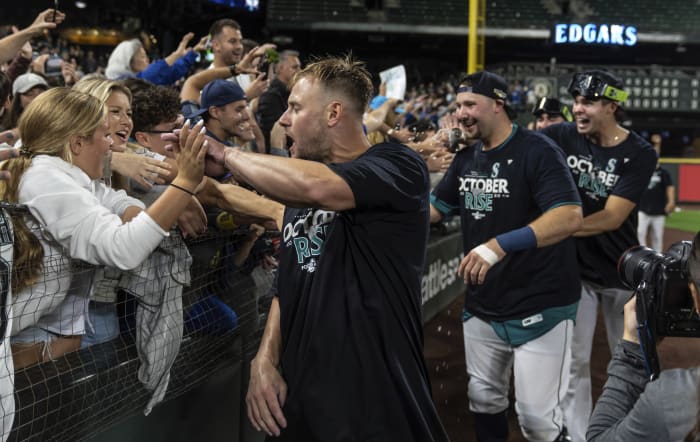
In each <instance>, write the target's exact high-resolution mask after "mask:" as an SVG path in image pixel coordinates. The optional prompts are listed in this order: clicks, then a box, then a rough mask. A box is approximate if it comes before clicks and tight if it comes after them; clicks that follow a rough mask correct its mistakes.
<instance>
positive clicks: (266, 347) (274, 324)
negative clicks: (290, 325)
mask: <svg viewBox="0 0 700 442" xmlns="http://www.w3.org/2000/svg"><path fill="white" fill-rule="evenodd" d="M281 349H282V331H281V329H280V305H279V300H278V299H277V297H276V296H275V297H273V298H272V303H271V304H270V312H269V313H268V315H267V323H266V324H265V331H264V332H263V336H262V339H261V340H260V347H258V353H257V354H256V355H255V359H257V360H258V361H260V360H267V361H269V362H270V363H271V364H272V365H274V366H275V367H279V364H280V356H281Z"/></svg>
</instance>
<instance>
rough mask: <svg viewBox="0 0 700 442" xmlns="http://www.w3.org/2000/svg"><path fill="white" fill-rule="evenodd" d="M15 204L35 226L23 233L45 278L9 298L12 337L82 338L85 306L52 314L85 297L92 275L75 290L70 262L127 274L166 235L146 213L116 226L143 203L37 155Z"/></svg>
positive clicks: (83, 278)
mask: <svg viewBox="0 0 700 442" xmlns="http://www.w3.org/2000/svg"><path fill="white" fill-rule="evenodd" d="M19 202H20V203H21V204H25V205H26V206H27V207H28V209H29V212H30V213H31V214H32V215H33V218H34V219H35V220H36V221H34V220H33V219H32V217H27V221H28V223H27V224H28V225H29V227H30V228H36V229H38V230H39V231H40V234H39V235H38V237H39V239H40V241H41V243H42V245H43V247H44V274H43V276H42V278H41V280H40V281H38V283H36V284H34V285H32V286H31V287H28V288H26V289H25V290H23V291H22V292H20V293H17V294H15V295H14V299H13V302H12V310H11V312H10V317H11V318H12V334H13V335H14V334H16V333H17V332H19V331H20V330H22V329H24V328H26V327H29V326H32V325H38V326H39V327H41V328H44V329H46V330H49V331H52V332H54V333H59V334H80V333H81V330H84V314H85V310H84V306H82V305H76V302H71V303H69V304H70V305H61V306H60V308H59V309H57V307H58V306H59V304H61V302H62V301H63V300H64V299H65V297H66V295H67V294H69V293H70V294H71V295H81V296H82V298H83V299H84V300H86V299H87V295H88V294H89V293H90V289H91V281H92V275H91V271H88V272H86V273H85V274H81V277H80V278H79V279H80V283H77V281H76V283H73V282H74V281H73V280H74V279H76V280H77V279H78V278H73V277H72V273H71V265H70V264H71V259H76V260H81V261H84V262H86V263H89V264H93V265H107V266H111V267H116V268H118V269H121V270H129V269H133V268H136V267H137V266H139V265H140V264H141V263H142V262H143V261H144V260H145V259H146V258H148V256H149V255H150V254H151V252H152V251H153V250H154V249H155V248H156V247H157V246H158V244H160V242H161V241H162V240H163V238H164V237H166V236H168V232H166V231H164V230H163V229H162V228H161V227H160V226H159V225H158V224H157V223H156V222H155V221H154V220H153V219H152V218H151V217H150V216H149V215H148V214H147V213H146V212H141V213H140V214H139V215H138V216H136V217H135V218H134V219H133V220H131V221H129V222H128V223H122V220H121V218H120V216H121V215H122V213H123V212H124V210H126V208H127V207H130V206H137V207H140V208H142V209H143V208H144V205H143V203H141V202H140V201H138V200H137V199H134V198H131V197H129V196H127V195H126V193H125V192H124V191H115V190H113V189H111V188H109V187H107V186H105V185H104V184H103V183H101V182H100V181H93V180H91V179H90V177H88V176H87V174H85V172H83V171H82V170H81V169H80V168H78V167H76V166H73V165H71V164H69V163H67V162H65V161H63V160H62V159H60V158H58V157H52V156H46V155H39V156H37V157H35V158H34V159H33V160H32V165H31V166H30V167H29V168H28V169H27V171H26V172H25V173H24V175H23V176H22V179H21V180H20V184H19ZM37 223H38V224H37ZM71 298H73V297H71ZM73 299H75V298H73ZM80 302H86V301H80ZM80 302H78V304H80ZM42 317H43V318H42ZM40 318H41V319H40Z"/></svg>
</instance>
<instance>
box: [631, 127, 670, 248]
mask: <svg viewBox="0 0 700 442" xmlns="http://www.w3.org/2000/svg"><path fill="white" fill-rule="evenodd" d="M651 142H652V144H653V146H654V150H655V151H656V155H658V156H661V135H659V134H653V135H652V136H651ZM675 207H676V188H675V187H674V186H673V180H672V179H671V174H669V173H668V171H667V170H666V169H664V168H663V167H661V165H660V164H659V163H658V162H657V163H656V169H654V173H653V174H652V175H651V180H649V186H648V187H647V190H646V191H645V192H644V193H643V194H642V198H641V200H640V201H639V224H638V225H637V238H638V239H639V244H641V245H643V246H646V245H647V233H650V234H651V247H652V248H653V249H654V250H656V251H657V252H663V247H664V224H666V216H668V215H669V214H670V213H672V212H673V210H674V208H675Z"/></svg>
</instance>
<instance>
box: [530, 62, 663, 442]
mask: <svg viewBox="0 0 700 442" xmlns="http://www.w3.org/2000/svg"><path fill="white" fill-rule="evenodd" d="M568 89H569V93H571V95H572V96H573V97H574V106H573V113H574V122H573V123H562V124H556V125H554V126H550V127H547V128H545V129H543V130H542V133H544V134H545V135H547V136H549V137H550V138H552V139H553V140H554V141H555V142H556V143H557V144H559V146H561V148H562V149H563V150H564V153H565V155H566V163H567V165H568V166H569V170H570V171H571V174H572V176H573V177H574V182H575V183H576V185H577V187H578V191H579V194H580V196H581V200H582V202H583V215H584V219H583V229H581V230H580V231H579V232H577V233H576V234H575V235H574V236H576V237H577V240H576V251H577V255H578V264H579V268H580V272H581V281H582V291H581V302H580V304H579V308H578V314H577V316H576V327H575V328H574V337H573V342H572V345H571V352H572V361H571V380H570V384H569V391H568V393H567V397H566V400H565V403H564V412H565V415H566V425H567V428H568V430H569V433H570V435H571V437H572V439H573V440H574V441H576V442H582V441H585V440H586V439H585V436H586V429H587V427H588V420H589V417H590V414H591V409H592V399H591V375H590V358H591V345H592V340H593V332H594V330H595V324H596V314H597V309H598V304H599V303H600V305H601V308H602V310H603V316H604V318H605V328H606V330H607V334H608V344H609V345H610V351H611V352H612V351H613V349H614V347H615V345H616V344H617V342H618V341H619V340H620V338H621V337H622V332H623V329H624V327H623V325H624V324H623V315H622V311H623V307H624V305H625V303H626V302H627V300H628V299H629V297H630V296H631V293H630V292H629V290H625V289H624V288H623V286H622V283H621V282H620V279H619V277H618V274H617V261H618V259H619V257H620V255H622V253H623V252H624V251H625V250H627V249H628V248H630V247H631V246H633V245H636V244H638V242H637V212H636V210H635V206H636V205H637V203H638V202H639V198H640V197H641V195H642V192H644V189H646V187H647V185H648V184H649V178H650V177H651V173H652V171H653V170H654V167H655V165H656V154H655V153H654V150H653V149H652V147H651V145H650V144H649V143H648V142H647V141H646V140H644V139H643V138H642V137H640V136H639V135H637V134H635V133H634V132H630V131H628V130H627V129H625V128H624V127H622V126H620V125H619V124H618V123H617V119H616V114H618V113H619V112H620V111H621V108H620V103H621V102H623V101H625V100H626V99H627V95H628V94H627V92H625V91H624V89H623V84H622V81H621V80H620V79H618V78H617V77H615V76H613V75H612V74H610V73H608V72H605V71H599V70H594V71H587V72H581V73H577V74H574V76H573V78H572V80H571V83H570V85H569V88H568Z"/></svg>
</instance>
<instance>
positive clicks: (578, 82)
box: [567, 69, 629, 102]
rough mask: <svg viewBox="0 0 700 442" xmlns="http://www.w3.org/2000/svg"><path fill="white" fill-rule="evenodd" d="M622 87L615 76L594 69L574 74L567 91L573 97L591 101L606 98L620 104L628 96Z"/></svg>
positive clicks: (621, 83) (620, 81)
mask: <svg viewBox="0 0 700 442" xmlns="http://www.w3.org/2000/svg"><path fill="white" fill-rule="evenodd" d="M624 87H625V86H624V83H623V82H622V80H620V79H619V78H618V77H616V76H615V75H613V74H611V73H610V72H606V71H602V70H597V69H596V70H591V71H585V72H579V73H576V74H574V76H573V77H572V78H571V82H570V83H569V87H568V88H567V89H568V91H569V93H570V94H571V95H572V96H574V97H576V96H577V95H582V96H584V97H586V98H591V99H597V98H607V99H609V100H612V101H617V102H622V101H625V100H627V97H628V96H629V93H628V92H626V91H625V90H624Z"/></svg>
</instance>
